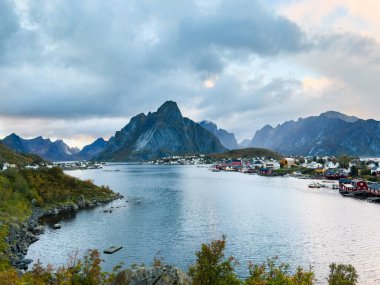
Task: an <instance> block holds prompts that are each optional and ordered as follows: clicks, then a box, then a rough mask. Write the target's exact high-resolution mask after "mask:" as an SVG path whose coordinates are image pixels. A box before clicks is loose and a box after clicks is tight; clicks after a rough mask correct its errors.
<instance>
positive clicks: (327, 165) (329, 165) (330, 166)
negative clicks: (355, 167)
mask: <svg viewBox="0 0 380 285" xmlns="http://www.w3.org/2000/svg"><path fill="white" fill-rule="evenodd" d="M338 167H339V163H338V162H337V163H334V162H332V161H327V162H326V163H325V168H327V169H336V168H338Z"/></svg>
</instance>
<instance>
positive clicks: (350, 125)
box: [250, 111, 380, 156]
mask: <svg viewBox="0 0 380 285" xmlns="http://www.w3.org/2000/svg"><path fill="white" fill-rule="evenodd" d="M250 146H251V147H264V148H270V149H273V150H275V151H278V152H280V153H283V154H286V155H292V154H294V155H342V154H347V155H355V156H379V155H380V122H379V121H375V120H362V119H359V118H356V117H351V116H347V115H344V114H341V113H339V112H332V111H330V112H326V113H322V114H321V115H319V116H312V117H308V118H305V119H302V118H300V119H299V120H297V121H288V122H285V123H283V124H282V125H278V126H277V127H275V128H273V127H272V126H269V125H266V126H265V127H263V128H262V129H261V130H259V131H257V132H256V134H255V135H254V137H253V139H252V141H251V143H250Z"/></svg>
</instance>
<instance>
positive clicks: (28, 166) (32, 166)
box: [25, 165, 39, 170]
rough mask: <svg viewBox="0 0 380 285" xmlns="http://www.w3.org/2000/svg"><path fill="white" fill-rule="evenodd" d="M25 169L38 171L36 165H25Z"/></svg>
mask: <svg viewBox="0 0 380 285" xmlns="http://www.w3.org/2000/svg"><path fill="white" fill-rule="evenodd" d="M25 168H27V169H34V170H36V169H38V168H39V166H38V165H27V166H25Z"/></svg>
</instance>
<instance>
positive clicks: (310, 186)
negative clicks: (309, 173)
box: [309, 182, 321, 188]
mask: <svg viewBox="0 0 380 285" xmlns="http://www.w3.org/2000/svg"><path fill="white" fill-rule="evenodd" d="M309 188H321V185H320V184H319V183H315V182H314V183H310V184H309Z"/></svg>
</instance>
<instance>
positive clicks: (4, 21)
mask: <svg viewBox="0 0 380 285" xmlns="http://www.w3.org/2000/svg"><path fill="white" fill-rule="evenodd" d="M18 29H19V23H18V19H17V15H16V13H15V11H14V9H13V7H12V5H11V3H10V2H9V1H0V59H1V58H2V56H4V53H5V49H6V48H7V47H8V41H9V39H10V38H11V37H12V36H13V35H14V34H15V33H16V32H17V31H18Z"/></svg>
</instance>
